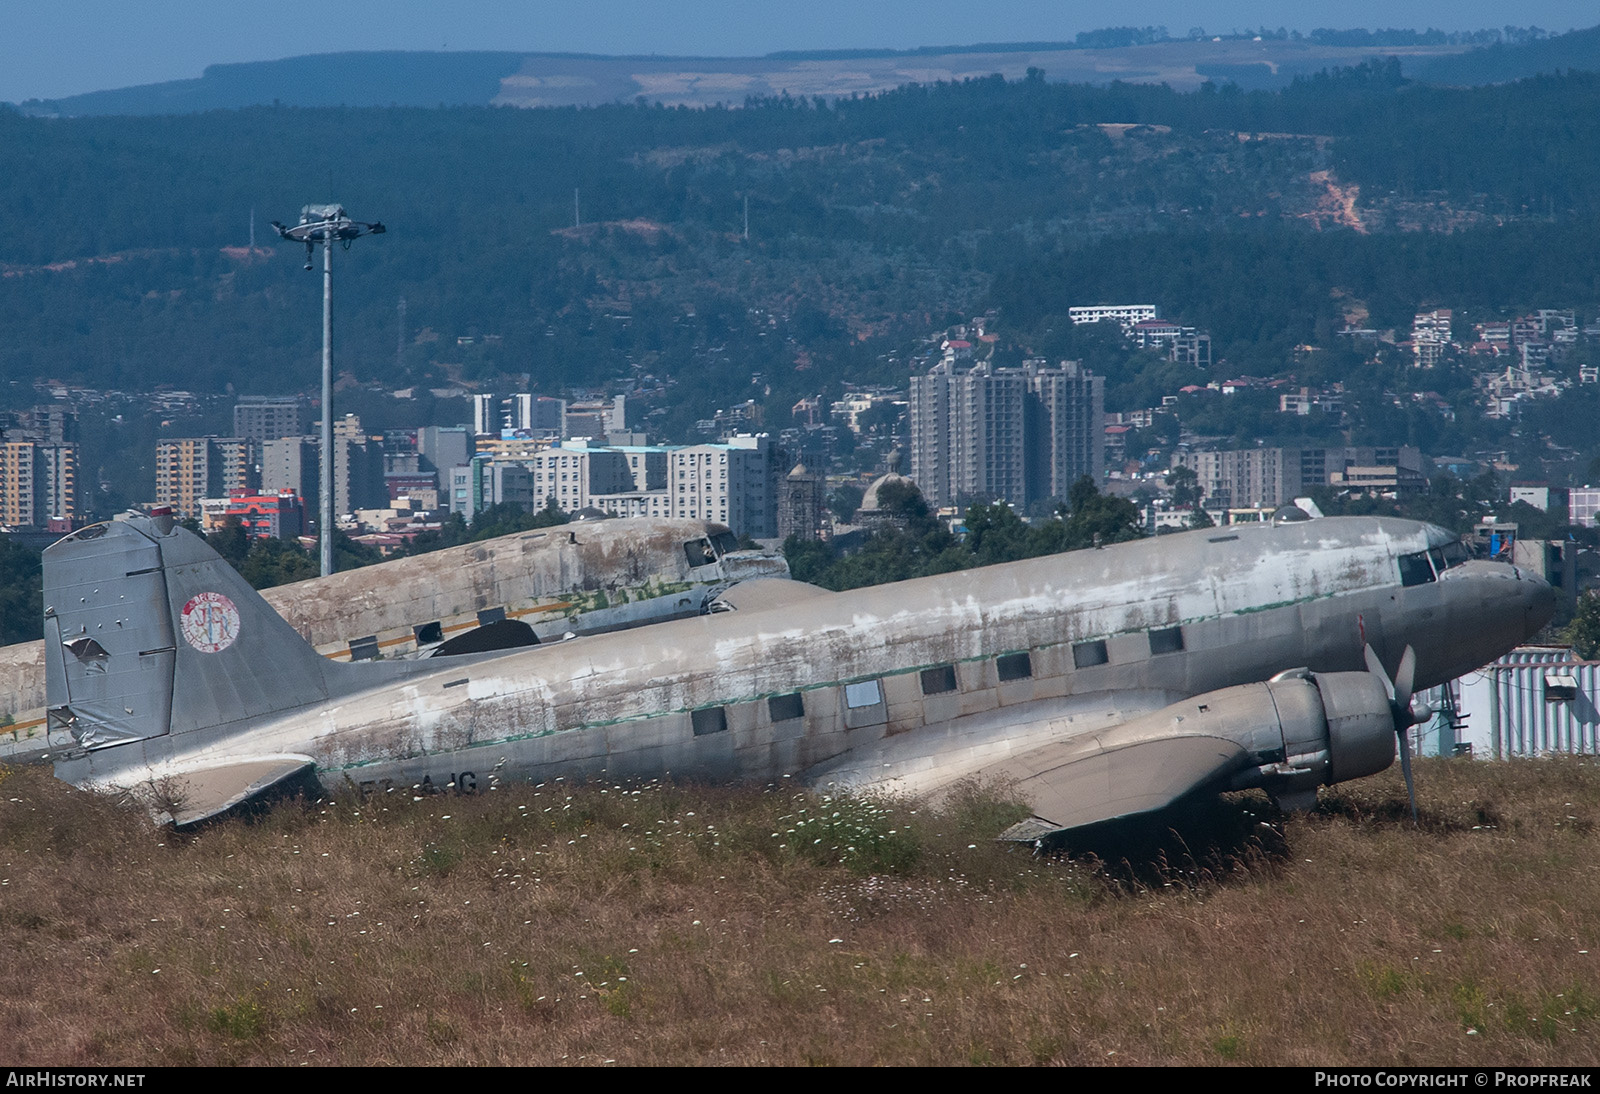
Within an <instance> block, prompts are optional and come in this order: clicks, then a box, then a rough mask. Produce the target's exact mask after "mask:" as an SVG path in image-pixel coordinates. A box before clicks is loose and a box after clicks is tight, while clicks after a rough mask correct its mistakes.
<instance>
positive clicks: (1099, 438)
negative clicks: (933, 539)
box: [910, 361, 1105, 506]
mask: <svg viewBox="0 0 1600 1094" xmlns="http://www.w3.org/2000/svg"><path fill="white" fill-rule="evenodd" d="M910 408H911V477H912V478H913V479H915V480H916V482H917V485H918V486H919V487H920V488H921V489H922V492H923V496H924V497H926V498H927V499H928V501H929V502H930V503H931V504H933V505H951V504H955V503H957V502H959V501H962V500H965V499H977V498H992V499H1003V500H1005V501H1009V502H1011V503H1012V504H1014V505H1020V506H1026V505H1030V504H1032V503H1033V502H1035V501H1039V500H1042V499H1044V498H1049V497H1060V498H1064V497H1066V496H1067V493H1068V491H1069V490H1070V489H1071V487H1072V483H1073V482H1074V481H1075V480H1076V479H1077V478H1078V477H1079V476H1082V475H1089V476H1091V477H1093V478H1095V479H1097V480H1098V479H1099V478H1100V477H1101V475H1102V474H1103V472H1104V470H1105V452H1104V435H1103V430H1104V418H1105V380H1104V378H1103V377H1099V376H1096V375H1094V374H1093V373H1092V372H1090V371H1089V370H1088V369H1086V368H1084V367H1082V366H1081V365H1080V364H1078V363H1077V362H1075V361H1065V362H1062V364H1061V365H1059V366H1057V367H1055V368H1050V367H1047V366H1045V365H1043V364H1042V363H1040V362H1037V361H1030V362H1028V363H1027V364H1026V365H1024V366H1023V367H1022V368H996V367H994V366H992V365H990V364H989V363H988V362H982V363H980V364H977V365H975V366H973V367H972V368H970V369H965V370H962V369H959V368H957V367H956V365H955V363H953V362H950V361H943V362H941V363H940V364H938V365H935V366H934V367H933V368H932V369H931V370H929V372H928V374H927V375H925V376H913V377H912V378H911V394H910Z"/></svg>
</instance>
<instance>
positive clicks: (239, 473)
mask: <svg viewBox="0 0 1600 1094" xmlns="http://www.w3.org/2000/svg"><path fill="white" fill-rule="evenodd" d="M260 461H261V442H259V441H254V440H246V439H245V438H242V437H169V438H167V439H165V440H161V441H157V442H156V504H157V505H167V506H171V507H172V511H173V513H175V514H176V515H177V516H180V517H194V518H196V519H198V518H199V516H200V512H201V506H200V502H201V500H202V499H204V498H225V497H228V496H229V495H231V494H239V493H253V492H254V491H255V490H256V489H257V488H258V487H259V485H260V474H259V470H258V465H259V464H260Z"/></svg>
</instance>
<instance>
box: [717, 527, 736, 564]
mask: <svg viewBox="0 0 1600 1094" xmlns="http://www.w3.org/2000/svg"><path fill="white" fill-rule="evenodd" d="M711 545H712V546H713V547H715V548H716V550H717V557H719V558H720V557H722V556H723V555H725V554H727V553H728V552H730V551H737V550H738V549H739V537H738V536H736V535H734V534H733V533H732V532H718V533H717V534H716V535H714V536H712V537H711Z"/></svg>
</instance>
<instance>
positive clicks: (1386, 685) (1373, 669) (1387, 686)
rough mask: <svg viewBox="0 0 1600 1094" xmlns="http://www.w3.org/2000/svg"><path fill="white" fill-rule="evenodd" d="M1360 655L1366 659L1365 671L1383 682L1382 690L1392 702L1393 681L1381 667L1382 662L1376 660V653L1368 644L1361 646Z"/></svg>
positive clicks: (1386, 670) (1387, 671)
mask: <svg viewBox="0 0 1600 1094" xmlns="http://www.w3.org/2000/svg"><path fill="white" fill-rule="evenodd" d="M1361 653H1362V655H1363V656H1364V657H1366V659H1367V671H1368V672H1370V673H1372V675H1374V676H1376V677H1377V678H1378V679H1379V680H1382V681H1383V690H1384V692H1385V694H1387V695H1388V696H1389V700H1390V701H1391V702H1393V701H1394V681H1392V680H1390V679H1389V670H1388V669H1385V668H1384V667H1383V662H1382V661H1380V660H1378V651H1377V650H1375V649H1373V648H1372V646H1371V645H1370V644H1368V645H1366V646H1363V647H1362V649H1361Z"/></svg>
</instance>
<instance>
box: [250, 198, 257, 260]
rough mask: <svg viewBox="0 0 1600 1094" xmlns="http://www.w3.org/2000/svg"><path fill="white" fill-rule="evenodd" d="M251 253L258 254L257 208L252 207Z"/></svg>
mask: <svg viewBox="0 0 1600 1094" xmlns="http://www.w3.org/2000/svg"><path fill="white" fill-rule="evenodd" d="M250 253H251V254H252V255H253V254H255V253H256V207H255V206H254V205H252V206H250Z"/></svg>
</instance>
